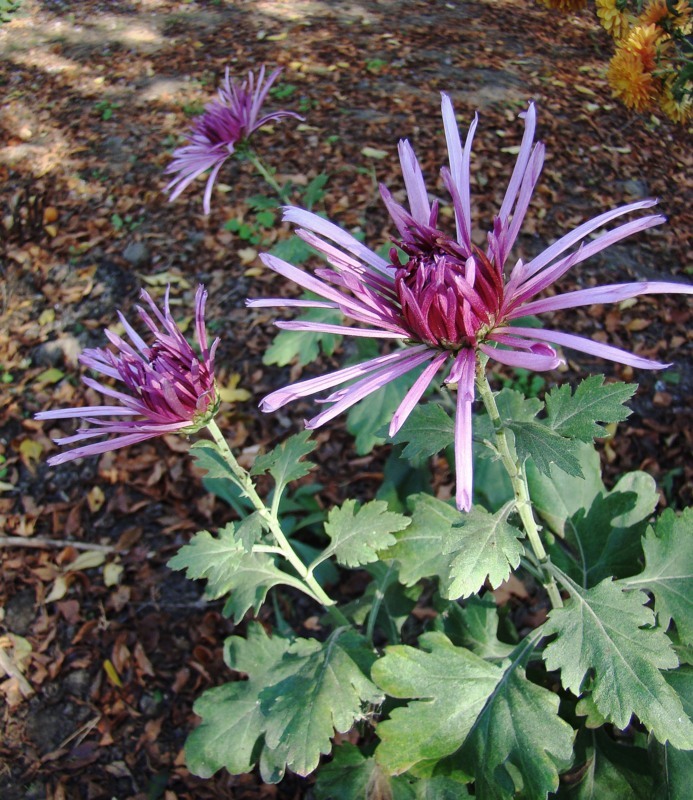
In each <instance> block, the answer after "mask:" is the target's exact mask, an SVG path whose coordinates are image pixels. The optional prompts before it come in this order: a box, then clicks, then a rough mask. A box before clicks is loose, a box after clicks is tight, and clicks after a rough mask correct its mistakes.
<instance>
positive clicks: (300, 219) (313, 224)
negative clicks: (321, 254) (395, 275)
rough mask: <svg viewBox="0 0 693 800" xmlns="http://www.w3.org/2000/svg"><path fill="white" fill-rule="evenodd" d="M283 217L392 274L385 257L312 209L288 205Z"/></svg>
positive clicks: (286, 220) (285, 220)
mask: <svg viewBox="0 0 693 800" xmlns="http://www.w3.org/2000/svg"><path fill="white" fill-rule="evenodd" d="M282 218H283V220H284V222H290V223H292V224H293V225H298V226H299V227H301V228H306V229H307V230H309V231H312V232H313V233H317V234H318V235H319V236H325V237H326V238H327V239H330V240H331V241H333V242H335V244H338V245H339V246H340V247H343V248H344V249H345V250H347V251H348V252H350V253H352V254H353V255H354V256H356V258H359V259H361V260H362V261H364V262H365V263H366V264H370V266H372V267H375V269H377V270H380V271H381V272H385V273H386V274H388V275H391V274H392V272H391V270H392V267H391V266H390V264H388V262H387V261H385V259H384V258H381V257H380V256H378V255H376V254H375V253H374V252H373V251H372V250H370V249H369V248H368V247H366V245H365V244H362V243H361V242H359V240H358V239H355V238H354V237H353V236H352V235H351V234H350V233H347V232H346V231H345V230H342V228H340V227H339V226H337V225H335V224H334V223H333V222H328V220H326V219H323V217H319V216H318V215H317V214H314V213H313V212H312V211H306V210H304V209H302V208H296V207H295V206H286V207H285V208H284V214H283V217H282Z"/></svg>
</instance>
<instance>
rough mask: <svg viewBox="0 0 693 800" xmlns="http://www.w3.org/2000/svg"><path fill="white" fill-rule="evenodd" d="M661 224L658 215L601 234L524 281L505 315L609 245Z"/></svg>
mask: <svg viewBox="0 0 693 800" xmlns="http://www.w3.org/2000/svg"><path fill="white" fill-rule="evenodd" d="M662 222H666V218H665V217H662V216H659V215H653V216H650V217H643V218H642V219H636V220H633V221H632V222H627V223H626V224H625V225H621V226H620V227H618V228H616V229H615V230H613V231H609V232H608V233H605V234H603V235H602V236H600V237H598V238H597V239H595V240H594V241H592V242H590V243H589V244H586V245H583V246H582V247H580V249H579V250H576V251H575V252H574V253H571V255H569V256H566V258H564V259H561V260H560V261H557V262H556V263H555V264H552V265H551V266H550V267H547V268H546V269H545V270H543V272H540V273H539V274H537V275H535V276H534V277H533V278H530V279H529V280H527V281H524V282H523V283H522V284H521V285H520V287H519V288H518V289H517V290H516V291H515V292H514V294H513V296H512V297H511V298H509V306H508V307H507V309H506V313H509V311H510V309H511V308H512V307H514V306H515V305H516V304H518V303H524V302H525V301H526V300H528V299H529V298H531V297H534V295H536V294H538V293H539V292H543V291H544V289H546V288H548V287H549V286H551V285H552V284H553V283H555V282H556V281H557V280H558V279H559V278H561V277H562V276H563V275H565V274H566V272H568V270H570V269H572V268H573V267H574V266H575V265H576V264H579V263H581V262H582V261H585V260H586V259H588V258H590V257H591V256H593V255H596V254H597V253H600V252H601V251H602V250H605V249H606V248H607V247H611V245H613V244H616V243H617V242H620V241H621V240H622V239H626V238H627V237H628V236H633V235H634V234H636V233H640V232H641V231H644V230H647V228H652V227H653V226H655V225H661V224H662Z"/></svg>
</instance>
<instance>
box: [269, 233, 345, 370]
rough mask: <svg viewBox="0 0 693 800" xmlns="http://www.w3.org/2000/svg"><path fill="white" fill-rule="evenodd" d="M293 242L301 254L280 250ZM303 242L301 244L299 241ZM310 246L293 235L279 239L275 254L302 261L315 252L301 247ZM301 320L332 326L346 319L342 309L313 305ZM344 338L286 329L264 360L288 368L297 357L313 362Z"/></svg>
mask: <svg viewBox="0 0 693 800" xmlns="http://www.w3.org/2000/svg"><path fill="white" fill-rule="evenodd" d="M287 242H291V243H292V245H291V247H292V248H295V249H298V250H300V253H299V255H300V256H301V257H300V258H299V257H297V256H291V255H289V256H288V257H287V256H286V255H280V254H279V253H277V252H276V251H277V250H278V249H279V245H285V244H286V243H287ZM296 243H300V244H298V245H297V244H296ZM301 245H303V247H305V248H308V245H305V244H304V243H303V241H302V240H301V239H299V237H298V236H292V237H291V239H287V240H285V241H282V242H279V244H277V245H276V246H275V247H274V248H272V251H271V252H272V253H273V254H274V255H277V256H278V257H279V258H283V259H284V260H285V261H290V262H291V263H292V264H298V263H300V262H301V261H305V260H306V258H307V257H308V256H310V255H312V251H310V250H309V249H308V253H307V255H306V254H305V252H304V251H303V250H302V249H301ZM296 320H297V321H300V322H322V323H327V324H329V325H339V324H340V323H342V322H343V316H342V312H341V311H339V310H338V309H334V308H311V309H310V310H309V311H306V312H304V313H303V314H300V315H299V316H298V317H296ZM341 341H342V337H341V336H340V335H338V334H334V333H322V332H320V331H285V330H280V331H279V333H278V334H277V335H276V336H275V337H274V340H273V341H272V344H271V345H270V346H269V347H268V348H267V350H265V354H264V355H263V357H262V363H263V364H266V365H268V366H269V365H271V364H276V365H277V366H279V367H285V366H286V365H287V364H290V363H291V362H292V361H293V360H294V359H296V361H297V363H299V364H301V365H302V366H306V364H311V363H312V362H313V361H315V360H317V358H318V356H319V355H320V351H322V352H323V353H324V354H325V355H327V356H331V355H332V354H333V353H334V351H335V350H336V349H337V347H338V346H339V343H340V342H341Z"/></svg>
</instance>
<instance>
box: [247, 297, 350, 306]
mask: <svg viewBox="0 0 693 800" xmlns="http://www.w3.org/2000/svg"><path fill="white" fill-rule="evenodd" d="M245 304H246V306H247V307H248V308H339V306H338V305H337V303H330V302H328V301H326V300H303V299H298V300H289V299H288V298H286V297H257V298H253V299H251V300H246V301H245Z"/></svg>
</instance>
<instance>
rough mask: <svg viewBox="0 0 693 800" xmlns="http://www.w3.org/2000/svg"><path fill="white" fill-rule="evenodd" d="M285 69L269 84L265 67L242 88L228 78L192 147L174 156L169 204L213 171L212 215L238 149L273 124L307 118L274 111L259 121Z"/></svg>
mask: <svg viewBox="0 0 693 800" xmlns="http://www.w3.org/2000/svg"><path fill="white" fill-rule="evenodd" d="M280 72H281V68H278V69H275V70H274V71H273V72H272V73H271V74H270V76H269V77H268V78H267V80H265V67H264V65H263V66H262V67H260V71H259V72H258V75H257V78H255V75H253V73H252V72H249V73H248V78H247V79H246V80H244V81H243V83H241V84H240V85H239V84H237V83H236V82H235V81H232V80H231V79H230V78H229V68H228V67H227V68H226V78H225V80H224V83H223V85H222V87H221V88H220V89H219V99H218V100H213V101H212V102H211V103H209V104H208V105H207V106H206V108H205V112H204V114H202V115H201V116H200V117H198V118H197V119H196V120H195V123H194V125H193V129H192V132H191V133H190V134H189V136H188V139H189V143H188V144H186V145H185V146H184V147H179V148H178V149H177V150H174V152H173V162H172V163H171V164H169V166H168V167H167V168H166V170H165V174H167V175H168V174H171V173H174V172H175V173H178V174H177V175H176V177H175V178H174V179H173V180H172V181H171V182H170V183H169V184H168V185H167V186H166V191H167V192H168V191H171V190H173V191H171V196H170V197H169V202H170V201H172V200H175V199H176V197H178V195H179V194H180V193H181V192H182V191H183V190H184V189H185V188H186V187H187V186H188V185H189V184H190V183H192V182H193V181H194V180H195V178H197V176H198V175H201V174H202V173H203V172H206V171H207V170H208V169H210V168H211V169H212V173H211V175H210V176H209V179H208V181H207V188H206V189H205V194H204V200H203V208H204V211H205V214H209V211H210V199H211V196H212V187H213V186H214V181H215V180H216V177H217V175H218V174H219V170H220V169H221V165H222V164H223V163H224V161H226V159H227V158H228V157H229V156H230V155H232V154H233V152H234V150H235V149H236V145H237V144H239V143H240V142H244V141H246V140H247V139H249V138H250V135H251V134H252V133H253V132H254V131H256V130H257V129H258V128H261V127H262V126H263V125H266V124H267V123H268V122H272V121H273V120H279V119H282V118H283V117H295V118H296V119H300V120H302V119H303V117H301V116H299V115H298V114H294V113H293V111H273V112H272V113H271V114H265V116H264V117H259V118H258V114H259V113H260V109H261V107H262V104H263V103H264V102H265V99H266V97H267V93H268V92H269V90H270V87H271V86H272V84H273V83H274V81H275V80H276V79H277V76H278V75H279V73H280Z"/></svg>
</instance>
